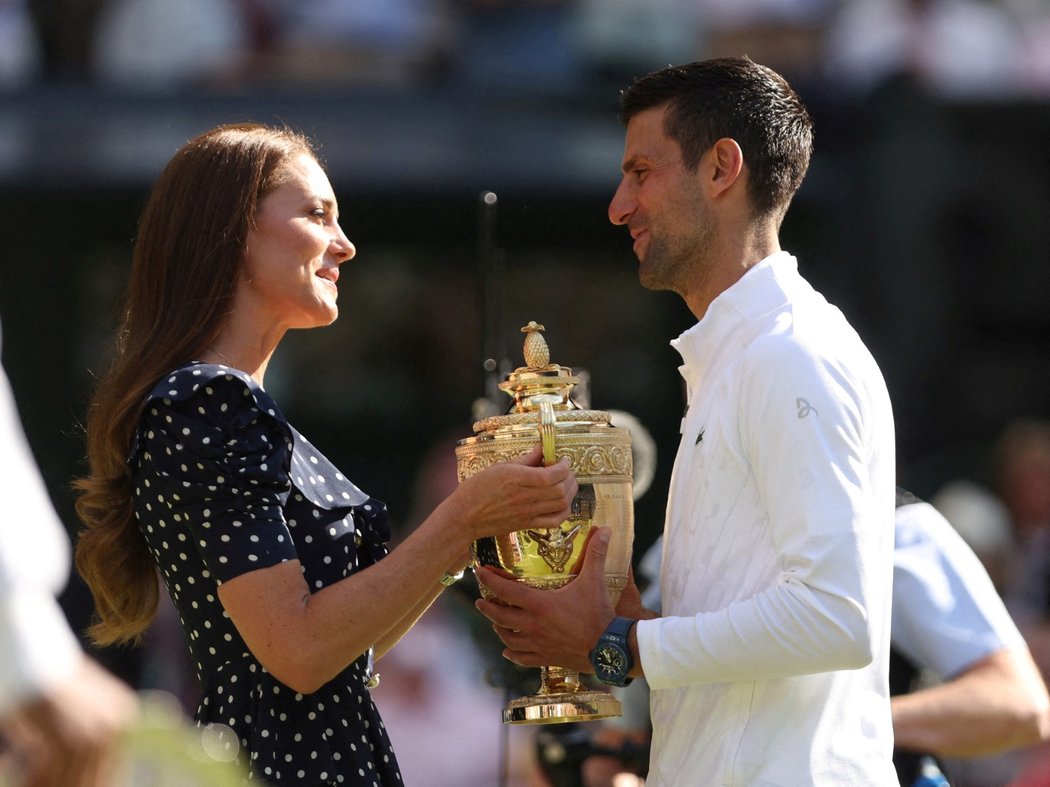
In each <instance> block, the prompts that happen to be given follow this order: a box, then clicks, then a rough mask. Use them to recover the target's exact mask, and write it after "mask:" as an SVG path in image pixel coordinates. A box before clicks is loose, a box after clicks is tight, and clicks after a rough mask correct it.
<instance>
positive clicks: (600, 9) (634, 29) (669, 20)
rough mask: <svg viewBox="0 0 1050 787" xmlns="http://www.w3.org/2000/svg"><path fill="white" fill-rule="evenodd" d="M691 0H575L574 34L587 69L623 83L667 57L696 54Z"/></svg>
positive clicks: (693, 56) (675, 59)
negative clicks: (576, 2) (576, 6)
mask: <svg viewBox="0 0 1050 787" xmlns="http://www.w3.org/2000/svg"><path fill="white" fill-rule="evenodd" d="M695 6H696V0H579V3H578V8H577V23H576V31H577V32H576V36H577V39H578V45H579V47H580V51H581V53H582V57H583V59H584V62H585V67H586V68H587V71H588V74H589V75H593V76H597V77H599V78H607V79H609V80H610V81H614V82H615V83H616V86H617V87H618V88H619V87H622V86H623V84H624V83H626V82H628V81H630V80H631V79H632V78H633V77H635V76H637V75H638V74H640V73H645V72H647V71H652V70H653V68H658V67H660V66H662V65H666V64H667V63H685V62H688V61H690V60H695V59H696V56H697V47H698V41H697V36H698V30H697V20H696V16H697V15H696V9H695Z"/></svg>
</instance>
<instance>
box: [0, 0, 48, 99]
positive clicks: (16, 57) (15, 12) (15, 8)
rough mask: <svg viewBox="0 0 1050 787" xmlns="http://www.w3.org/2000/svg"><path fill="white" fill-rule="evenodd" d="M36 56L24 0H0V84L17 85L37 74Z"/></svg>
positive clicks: (37, 50) (37, 45)
mask: <svg viewBox="0 0 1050 787" xmlns="http://www.w3.org/2000/svg"><path fill="white" fill-rule="evenodd" d="M40 58H41V54H40V45H39V42H38V41H37V36H36V32H35V31H34V30H33V25H32V21H31V20H30V18H29V13H28V11H27V9H26V3H25V0H0V88H7V87H17V86H19V85H22V84H25V83H26V82H29V81H30V80H31V79H32V78H34V77H35V76H37V73H38V71H39V69H40V67H41V63H40Z"/></svg>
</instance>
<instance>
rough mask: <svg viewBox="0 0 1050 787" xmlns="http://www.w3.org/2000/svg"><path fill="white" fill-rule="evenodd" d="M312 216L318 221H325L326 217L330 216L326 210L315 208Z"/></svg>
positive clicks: (311, 212)
mask: <svg viewBox="0 0 1050 787" xmlns="http://www.w3.org/2000/svg"><path fill="white" fill-rule="evenodd" d="M310 215H311V216H313V217H314V218H316V219H323V218H324V217H325V216H327V215H328V211H326V210H325V209H324V208H314V209H313V210H311V211H310Z"/></svg>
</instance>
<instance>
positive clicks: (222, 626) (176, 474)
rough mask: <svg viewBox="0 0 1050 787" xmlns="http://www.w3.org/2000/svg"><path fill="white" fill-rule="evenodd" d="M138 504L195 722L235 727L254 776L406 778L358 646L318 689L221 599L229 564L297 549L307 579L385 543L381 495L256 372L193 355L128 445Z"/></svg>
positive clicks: (380, 550)
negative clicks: (272, 665) (296, 684)
mask: <svg viewBox="0 0 1050 787" xmlns="http://www.w3.org/2000/svg"><path fill="white" fill-rule="evenodd" d="M130 467H131V470H132V474H133V480H134V505H135V516H136V519H137V521H138V525H139V528H140V530H141V531H142V534H143V536H144V537H145V539H146V543H147V545H148V546H149V549H150V552H151V553H152V554H153V557H154V559H155V560H156V562H157V567H158V569H159V570H160V573H161V576H162V578H163V580H164V583H165V586H166V587H167V590H168V593H169V594H170V595H171V598H172V601H173V602H174V604H175V607H176V609H177V610H178V613H179V619H180V621H181V623H182V627H183V631H184V632H185V634H186V637H187V640H188V644H189V648H190V653H191V656H192V658H193V660H194V663H195V664H196V669H197V676H198V678H199V679H200V682H201V686H202V700H201V704H200V706H199V708H198V710H197V714H196V718H197V721H198V723H199V724H201V725H207V724H213V723H214V724H222V725H227V726H228V727H230V728H231V729H232V730H233V733H234V735H235V736H236V738H237V742H238V743H239V745H240V749H241V753H242V755H243V757H244V760H245V762H246V763H247V764H248V766H249V768H250V771H251V777H252V778H253V779H256V780H259V781H262V782H264V783H271V784H295V785H320V784H347V785H375V786H376V787H387V786H388V785H400V784H401V776H400V772H399V770H398V767H397V761H396V759H395V757H394V753H393V751H392V749H391V747H390V740H389V738H388V736H387V733H386V728H385V727H384V726H383V722H382V720H381V719H380V717H379V712H378V711H377V709H376V707H375V705H374V704H373V702H372V699H371V696H370V695H369V693H368V690H367V689H366V687H365V682H366V681H367V679H368V657H367V655H363V656H361V657H360V658H358V659H357V660H356V661H355V662H354V663H353V664H351V665H350V666H349V667H347V668H346V669H345V670H344V671H343V672H342V673H341V674H340V675H338V676H337V677H336V678H335V679H333V680H332V681H330V682H329V683H328V684H326V685H325V686H323V687H322V688H321V689H320V690H318V691H317V692H315V693H313V694H310V695H303V694H299V693H297V692H295V691H293V690H291V689H289V688H288V687H287V686H285V685H284V684H282V683H281V682H280V681H278V680H276V679H275V678H274V677H273V676H271V675H270V674H269V673H268V672H267V671H266V670H265V669H264V668H263V667H262V665H261V664H259V662H258V661H257V660H256V659H255V658H254V657H253V656H252V654H251V653H250V651H249V650H248V647H247V646H246V645H245V643H244V640H242V639H241V637H240V635H239V634H238V633H237V629H236V627H234V625H233V623H232V621H231V620H230V618H229V616H228V615H227V614H226V612H225V610H224V609H223V608H222V605H221V603H220V602H219V600H218V593H217V588H218V586H219V585H220V584H222V583H223V582H225V581H227V580H229V579H232V578H233V577H236V576H239V575H241V574H244V573H246V572H248V571H254V570H256V569H260V568H266V567H268V566H273V565H277V564H278V563H281V562H284V561H288V560H296V559H297V560H299V561H300V564H301V565H302V568H303V576H304V578H305V579H306V582H307V583H308V585H309V587H310V588H311V589H312V590H319V589H321V588H323V587H326V586H328V585H330V584H332V583H334V582H338V581H339V580H341V579H343V578H344V577H347V576H349V575H350V574H352V573H354V572H355V571H358V570H360V569H363V568H366V567H367V566H370V565H372V564H374V563H375V562H376V561H377V560H380V559H382V558H383V557H384V556H385V555H386V554H387V547H386V543H387V541H389V539H390V526H389V519H388V515H387V510H386V506H385V505H384V504H383V503H381V502H380V501H378V500H375V499H373V498H370V497H369V496H368V495H367V494H365V493H364V492H362V491H361V490H360V489H358V488H357V487H356V486H354V485H353V484H352V483H351V482H350V481H349V480H347V479H346V478H345V477H344V476H343V475H342V474H341V473H340V472H339V471H338V470H337V469H336V468H335V467H334V466H333V465H332V464H331V462H329V461H328V460H327V459H326V458H325V457H324V455H323V454H321V453H320V452H319V451H318V450H317V449H316V448H315V447H314V446H313V445H311V444H310V442H309V441H308V440H306V438H304V437H303V436H302V435H301V434H299V433H298V432H297V431H296V430H295V429H294V428H292V426H291V425H290V424H289V423H288V422H287V420H286V419H285V418H284V416H283V415H282V414H281V412H280V410H279V409H278V407H277V405H276V403H275V402H274V401H273V399H271V398H270V396H269V395H268V394H267V393H266V392H265V391H263V390H262V389H261V388H260V387H259V386H258V385H257V384H256V383H255V382H254V381H253V380H252V378H251V377H249V376H248V375H246V374H244V373H243V372H239V371H237V370H234V369H231V368H228V367H225V366H221V365H213V364H202V363H191V364H188V365H186V366H183V367H180V368H179V369H177V370H175V371H174V372H172V373H171V374H170V375H168V376H166V377H165V378H164V379H163V380H161V381H159V382H158V383H157V385H156V387H155V388H154V390H153V391H152V393H151V395H150V397H149V400H148V401H147V403H146V406H145V410H144V413H143V417H142V422H141V425H140V428H139V432H138V435H137V438H136V444H135V446H134V448H133V451H132V456H131V460H130Z"/></svg>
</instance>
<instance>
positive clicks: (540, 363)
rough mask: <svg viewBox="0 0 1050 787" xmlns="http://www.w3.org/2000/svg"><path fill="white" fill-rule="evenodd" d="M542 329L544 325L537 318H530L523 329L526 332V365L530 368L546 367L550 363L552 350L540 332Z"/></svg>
mask: <svg viewBox="0 0 1050 787" xmlns="http://www.w3.org/2000/svg"><path fill="white" fill-rule="evenodd" d="M542 330H544V327H543V326H542V325H540V324H539V323H538V322H536V321H535V320H529V324H528V325H526V326H525V327H524V328H522V329H521V332H522V333H524V334H525V365H526V366H527V367H528V368H529V369H545V368H547V367H548V366H549V365H550V362H551V351H550V349H549V348H548V347H547V340H546V339H544V338H543V334H541V333H540V331H542Z"/></svg>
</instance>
